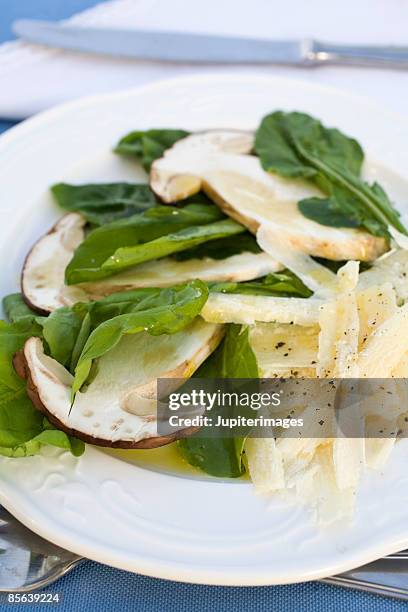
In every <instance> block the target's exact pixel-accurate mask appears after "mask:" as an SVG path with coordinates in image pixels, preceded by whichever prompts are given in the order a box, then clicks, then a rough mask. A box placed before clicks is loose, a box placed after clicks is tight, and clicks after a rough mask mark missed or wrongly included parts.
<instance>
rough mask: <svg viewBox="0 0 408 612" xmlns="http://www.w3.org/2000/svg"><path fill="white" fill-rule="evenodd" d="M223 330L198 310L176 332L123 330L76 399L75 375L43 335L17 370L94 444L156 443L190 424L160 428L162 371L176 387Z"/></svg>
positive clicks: (33, 393) (69, 429) (57, 419)
mask: <svg viewBox="0 0 408 612" xmlns="http://www.w3.org/2000/svg"><path fill="white" fill-rule="evenodd" d="M222 335H223V328H222V326H219V325H211V324H208V323H205V322H204V321H203V320H202V319H200V318H198V319H197V320H196V321H194V322H193V323H192V324H191V325H189V326H188V327H186V328H185V329H184V330H183V331H181V332H178V333H176V334H172V335H162V336H151V335H149V334H148V333H147V332H143V333H139V334H134V335H126V336H124V337H123V338H122V339H121V341H120V342H119V343H118V344H117V346H116V347H114V348H113V349H112V350H111V351H109V352H108V353H107V354H106V355H104V356H103V357H101V358H100V359H99V360H98V362H97V368H96V375H95V377H94V378H93V380H92V381H91V382H90V383H89V384H88V386H86V387H85V388H84V389H83V390H81V391H80V392H78V393H77V394H76V396H75V400H74V403H73V405H72V407H71V389H72V383H73V376H72V375H71V374H70V372H68V370H66V369H65V368H64V367H63V366H62V365H61V364H60V363H58V362H57V361H56V360H55V359H52V358H51V357H49V356H47V355H46V354H45V352H44V347H43V344H42V341H41V339H39V338H34V337H33V338H29V339H28V340H27V341H26V343H25V345H24V348H23V350H22V351H20V353H18V354H17V355H16V357H15V360H14V364H15V368H16V371H17V372H19V373H20V374H21V373H22V372H24V377H25V378H26V379H27V392H28V394H29V396H30V398H31V400H32V402H33V403H34V405H35V406H36V408H37V409H38V410H40V411H41V412H42V413H44V414H45V415H46V416H47V418H48V419H49V420H50V421H51V423H53V424H54V425H55V426H56V427H58V429H61V430H62V431H65V432H66V433H68V434H70V435H73V436H75V437H77V438H79V439H81V440H83V441H84V442H88V443H90V444H95V445H97V446H106V447H111V448H123V449H137V448H155V447H157V446H163V445H165V444H169V443H170V442H173V441H174V440H175V439H177V438H178V437H181V436H185V435H188V434H189V433H192V432H193V431H192V430H191V431H190V430H186V429H184V430H183V429H180V430H178V431H176V432H174V433H171V434H169V435H158V433H157V424H158V422H157V411H156V381H157V379H158V378H165V379H169V382H168V385H166V389H168V390H169V391H172V390H174V389H175V388H177V386H179V385H180V384H181V382H182V379H185V378H188V377H190V376H192V374H193V373H194V371H195V370H196V369H197V368H198V367H199V365H200V364H201V363H202V362H203V361H204V360H205V359H206V358H207V357H208V355H209V354H210V353H211V352H212V351H213V350H214V349H215V348H216V346H217V345H218V343H219V342H220V340H221V338H222Z"/></svg>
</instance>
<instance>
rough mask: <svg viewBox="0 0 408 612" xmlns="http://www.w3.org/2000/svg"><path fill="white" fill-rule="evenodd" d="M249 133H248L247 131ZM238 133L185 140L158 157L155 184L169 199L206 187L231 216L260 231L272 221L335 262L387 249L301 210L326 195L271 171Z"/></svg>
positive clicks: (300, 246) (302, 246)
mask: <svg viewBox="0 0 408 612" xmlns="http://www.w3.org/2000/svg"><path fill="white" fill-rule="evenodd" d="M242 134H244V133H242ZM237 138H238V137H237V133H236V132H232V131H224V132H219V131H208V132H204V133H199V134H193V135H191V136H188V137H186V138H184V139H182V140H179V141H178V142H177V143H176V144H175V145H173V147H171V148H170V149H168V150H167V151H166V152H165V154H164V155H163V157H161V158H160V159H158V160H156V161H155V162H154V163H153V165H152V169H151V174H150V184H151V187H152V189H153V191H154V192H155V193H156V194H157V195H158V196H159V197H160V198H162V199H163V200H164V201H165V202H169V203H170V202H175V201H178V200H182V199H184V198H186V197H187V196H189V195H193V194H194V193H196V192H197V191H198V190H199V189H203V190H204V191H206V192H207V193H208V195H209V196H210V197H211V198H212V199H213V200H214V201H215V202H216V203H217V204H218V205H219V206H220V208H222V209H223V210H224V211H225V212H226V213H227V214H228V215H229V216H231V217H232V218H234V219H236V220H237V221H240V222H241V223H242V224H243V225H245V226H246V227H248V229H249V230H250V231H252V232H253V233H255V232H256V231H257V229H258V227H259V226H260V225H263V224H272V223H273V225H274V226H275V227H277V228H279V227H281V228H282V230H284V231H285V235H286V236H287V237H288V239H289V240H290V243H291V245H292V247H293V248H294V249H296V250H300V251H301V252H303V253H305V254H309V255H313V256H317V257H324V258H327V259H333V260H345V259H358V260H361V261H371V260H373V259H376V258H377V257H378V256H379V255H381V254H382V253H384V252H385V251H386V250H387V248H388V246H387V242H386V240H384V239H383V238H378V237H376V236H372V235H371V234H368V233H367V232H364V231H362V230H358V229H350V228H335V227H328V226H324V225H320V224H319V223H316V222H314V221H311V220H310V219H307V218H306V217H304V216H303V215H302V214H301V213H300V211H299V210H298V206H297V203H298V202H299V200H302V199H304V198H311V197H322V196H323V194H322V192H320V191H319V189H318V188H317V187H315V186H314V185H312V184H311V183H307V182H306V181H303V180H300V179H287V178H283V177H280V176H278V175H276V174H271V173H269V172H265V171H264V170H263V169H262V167H261V164H260V162H259V159H258V158H257V157H255V156H252V155H248V154H246V153H249V152H250V139H249V138H247V143H248V147H247V150H246V151H245V148H244V147H241V149H239V147H236V146H234V143H236V140H237Z"/></svg>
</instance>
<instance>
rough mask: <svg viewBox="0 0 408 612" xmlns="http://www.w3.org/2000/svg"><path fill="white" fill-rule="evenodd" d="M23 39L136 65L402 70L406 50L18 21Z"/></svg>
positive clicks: (16, 28) (406, 64) (16, 29)
mask: <svg viewBox="0 0 408 612" xmlns="http://www.w3.org/2000/svg"><path fill="white" fill-rule="evenodd" d="M13 31H14V32H15V34H17V35H18V36H19V37H20V38H22V39H23V40H26V41H29V42H33V43H40V44H43V45H48V46H50V47H57V48H61V49H69V50H71V51H82V52H86V53H97V54H103V55H113V56H115V57H127V58H134V59H141V60H155V61H167V62H192V63H206V64H208V63H224V64H289V65H298V66H321V65H324V64H348V65H350V64H351V65H364V66H383V67H385V66H389V67H394V68H408V47H391V46H390V47H386V46H352V45H340V44H330V43H323V42H318V41H316V40H311V39H305V40H269V39H258V38H244V37H236V36H217V35H213V34H192V33H185V32H161V31H148V30H113V29H100V28H87V27H79V26H70V25H69V24H62V25H61V24H58V23H53V22H47V21H35V20H20V21H16V22H14V24H13Z"/></svg>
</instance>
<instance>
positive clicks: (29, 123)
mask: <svg viewBox="0 0 408 612" xmlns="http://www.w3.org/2000/svg"><path fill="white" fill-rule="evenodd" d="M225 80H229V81H239V80H244V81H247V82H249V81H251V82H259V83H260V82H264V83H266V82H268V83H271V82H274V83H275V84H278V85H279V84H283V85H285V84H290V86H291V87H293V85H296V84H297V85H299V86H300V87H306V88H308V89H310V90H313V91H315V92H319V91H320V92H322V93H329V94H336V95H338V96H342V97H343V98H345V99H347V100H356V101H358V102H359V103H360V104H361V103H362V104H364V105H365V106H369V107H371V108H372V109H373V111H375V112H378V113H380V114H381V116H386V117H388V118H389V119H390V120H394V121H395V120H397V121H399V122H401V123H402V124H404V126H406V127H407V128H408V121H407V120H406V119H405V118H404V116H403V115H401V114H399V113H396V112H394V111H390V110H388V109H383V108H382V107H381V106H380V105H379V104H377V103H373V102H372V101H371V100H370V99H366V98H365V97H364V96H361V95H357V94H354V93H349V92H347V91H345V90H341V89H337V88H335V87H330V86H324V85H315V84H313V83H310V82H308V81H306V80H299V79H292V78H288V77H275V76H265V75H249V74H248V73H245V72H242V73H240V72H236V73H235V72H234V73H231V72H228V71H226V72H225V73H218V72H217V73H206V74H203V75H201V74H200V75H194V74H193V75H187V76H181V77H176V78H168V79H162V80H158V81H154V82H153V83H149V84H147V85H143V86H139V87H134V88H130V89H124V90H121V91H117V92H112V93H106V94H98V95H93V96H87V97H84V98H80V99H77V100H73V101H70V102H65V103H63V104H59V105H57V106H55V107H52V108H51V109H47V110H45V111H43V112H41V113H39V114H38V115H35V116H34V117H31V118H29V119H27V120H25V121H23V122H21V123H20V124H18V125H17V126H14V127H12V128H11V129H9V130H7V131H6V132H5V133H3V134H2V135H1V136H0V152H2V151H3V150H4V149H7V147H8V146H9V145H10V143H13V141H18V140H19V139H21V138H24V137H25V135H28V134H29V133H30V131H31V130H33V129H34V130H35V129H37V128H39V127H41V125H43V124H44V123H45V124H46V123H47V122H48V121H49V120H50V119H55V118H58V117H61V116H63V115H64V114H66V113H68V114H69V113H71V112H73V111H75V110H79V109H82V108H86V107H88V106H92V105H94V104H96V103H104V102H109V101H115V100H120V99H123V98H124V97H127V96H134V95H144V94H145V93H149V92H153V93H154V92H155V90H160V89H162V88H166V87H169V86H170V87H175V86H177V83H182V84H183V85H185V84H186V83H188V82H191V83H193V84H194V82H200V83H203V82H206V81H207V82H212V83H214V81H216V82H220V83H221V82H222V83H225ZM90 452H92V453H93V452H96V453H98V454H99V453H100V451H97V450H96V449H94V448H92V450H91V451H90ZM20 461H25V460H24V459H21V460H20ZM115 461H116V460H115ZM3 462H4V458H1V459H0V465H1V464H2V463H3ZM133 469H134V468H133ZM214 484H217V485H218V486H221V485H222V484H224V483H214ZM0 500H1V502H2V504H3V505H4V507H6V508H7V509H8V510H9V511H10V512H12V514H14V515H15V516H16V518H18V520H20V521H21V522H22V523H24V524H25V525H27V526H28V527H30V528H33V527H34V530H35V531H36V533H38V534H39V535H42V536H43V537H45V538H46V539H50V540H51V541H53V542H55V543H56V544H59V545H60V546H63V547H65V548H68V549H73V550H74V552H77V554H81V555H84V556H86V557H88V558H93V559H94V560H95V561H98V562H102V563H107V564H109V565H111V564H112V565H114V566H115V567H121V568H122V569H127V570H129V571H135V572H139V573H143V574H145V575H149V576H152V577H158V578H165V579H171V580H176V581H182V582H192V583H202V584H218V585H237V586H239V585H246V586H250V585H269V584H286V583H292V582H301V581H305V580H315V579H318V578H324V577H327V576H328V575H329V574H328V573H327V572H328V570H327V569H321V570H320V571H318V570H313V571H312V572H311V573H310V574H302V575H299V576H298V577H294V576H290V577H289V576H288V579H287V580H285V579H284V578H282V576H280V577H278V578H279V580H278V582H276V581H275V580H274V577H273V576H266V575H262V576H259V579H258V580H257V579H256V577H255V576H253V575H251V576H250V578H249V581H248V582H246V581H245V577H243V576H242V575H240V576H239V577H237V578H235V577H232V576H227V575H222V574H220V573H219V568H217V569H216V570H215V571H214V572H213V573H205V572H204V571H203V570H202V569H200V568H198V569H196V570H193V569H192V568H191V567H190V570H189V573H188V572H186V571H185V569H184V571H182V573H181V574H175V572H174V564H173V563H170V564H167V565H166V563H165V562H163V561H162V563H161V567H160V569H158V566H157V565H155V566H154V567H151V566H149V565H148V564H145V565H144V566H143V559H138V567H137V568H136V569H135V568H134V567H131V565H130V561H129V562H128V560H125V559H123V558H122V560H121V559H120V558H119V557H117V558H116V557H115V558H113V557H112V554H111V555H109V553H106V554H105V555H103V554H102V555H101V551H98V555H97V556H94V555H93V553H92V550H90V549H89V548H86V546H85V544H84V545H82V544H81V542H75V546H74V547H71V546H70V542H69V539H67V537H66V536H63V535H62V534H58V533H54V532H52V529H51V532H50V531H49V530H47V528H46V527H44V526H42V525H41V524H40V523H39V522H36V521H34V520H33V519H32V518H30V517H29V516H26V515H25V514H24V512H22V511H21V510H20V508H18V507H17V505H16V504H15V503H13V501H12V498H10V493H9V495H8V496H7V495H6V493H4V492H3V491H2V492H0ZM50 535H51V537H50ZM406 546H408V530H407V533H406V536H404V538H402V537H396V538H395V540H394V541H393V542H392V543H391V542H389V543H387V545H385V544H383V545H382V546H379V545H376V546H373V545H371V546H370V547H367V549H366V553H365V554H363V553H360V554H359V555H358V556H356V558H355V561H353V562H352V563H353V564H352V565H350V560H349V561H347V560H343V561H341V556H340V558H339V561H338V563H337V564H335V565H333V564H332V565H331V566H330V570H329V571H330V575H331V573H339V572H342V571H346V570H347V569H350V568H351V567H355V566H357V565H361V564H364V563H368V562H370V561H372V560H374V559H375V558H378V556H379V555H385V554H389V553H392V552H395V551H396V550H397V548H398V549H400V548H403V547H406ZM95 555H96V552H95ZM112 559H113V561H112ZM168 565H170V567H169V566H168ZM172 567H173V569H171V568H172ZM176 569H177V571H180V570H181V568H176Z"/></svg>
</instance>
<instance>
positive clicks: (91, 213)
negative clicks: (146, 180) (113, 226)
mask: <svg viewBox="0 0 408 612" xmlns="http://www.w3.org/2000/svg"><path fill="white" fill-rule="evenodd" d="M51 193H52V195H53V196H54V198H55V199H56V201H57V203H58V205H59V206H61V208H64V210H68V211H70V212H80V213H82V215H83V216H84V217H85V218H86V219H87V221H89V223H92V224H93V225H104V224H105V223H111V222H112V221H115V220H116V219H122V218H125V217H130V216H131V215H134V214H136V213H138V212H142V211H144V210H147V209H148V208H151V207H152V206H155V205H156V203H157V200H156V198H155V196H154V194H153V192H152V190H151V189H150V187H149V185H145V184H133V183H95V184H94V183H90V184H87V185H69V184H68V183H57V184H56V185H53V186H52V187H51Z"/></svg>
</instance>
